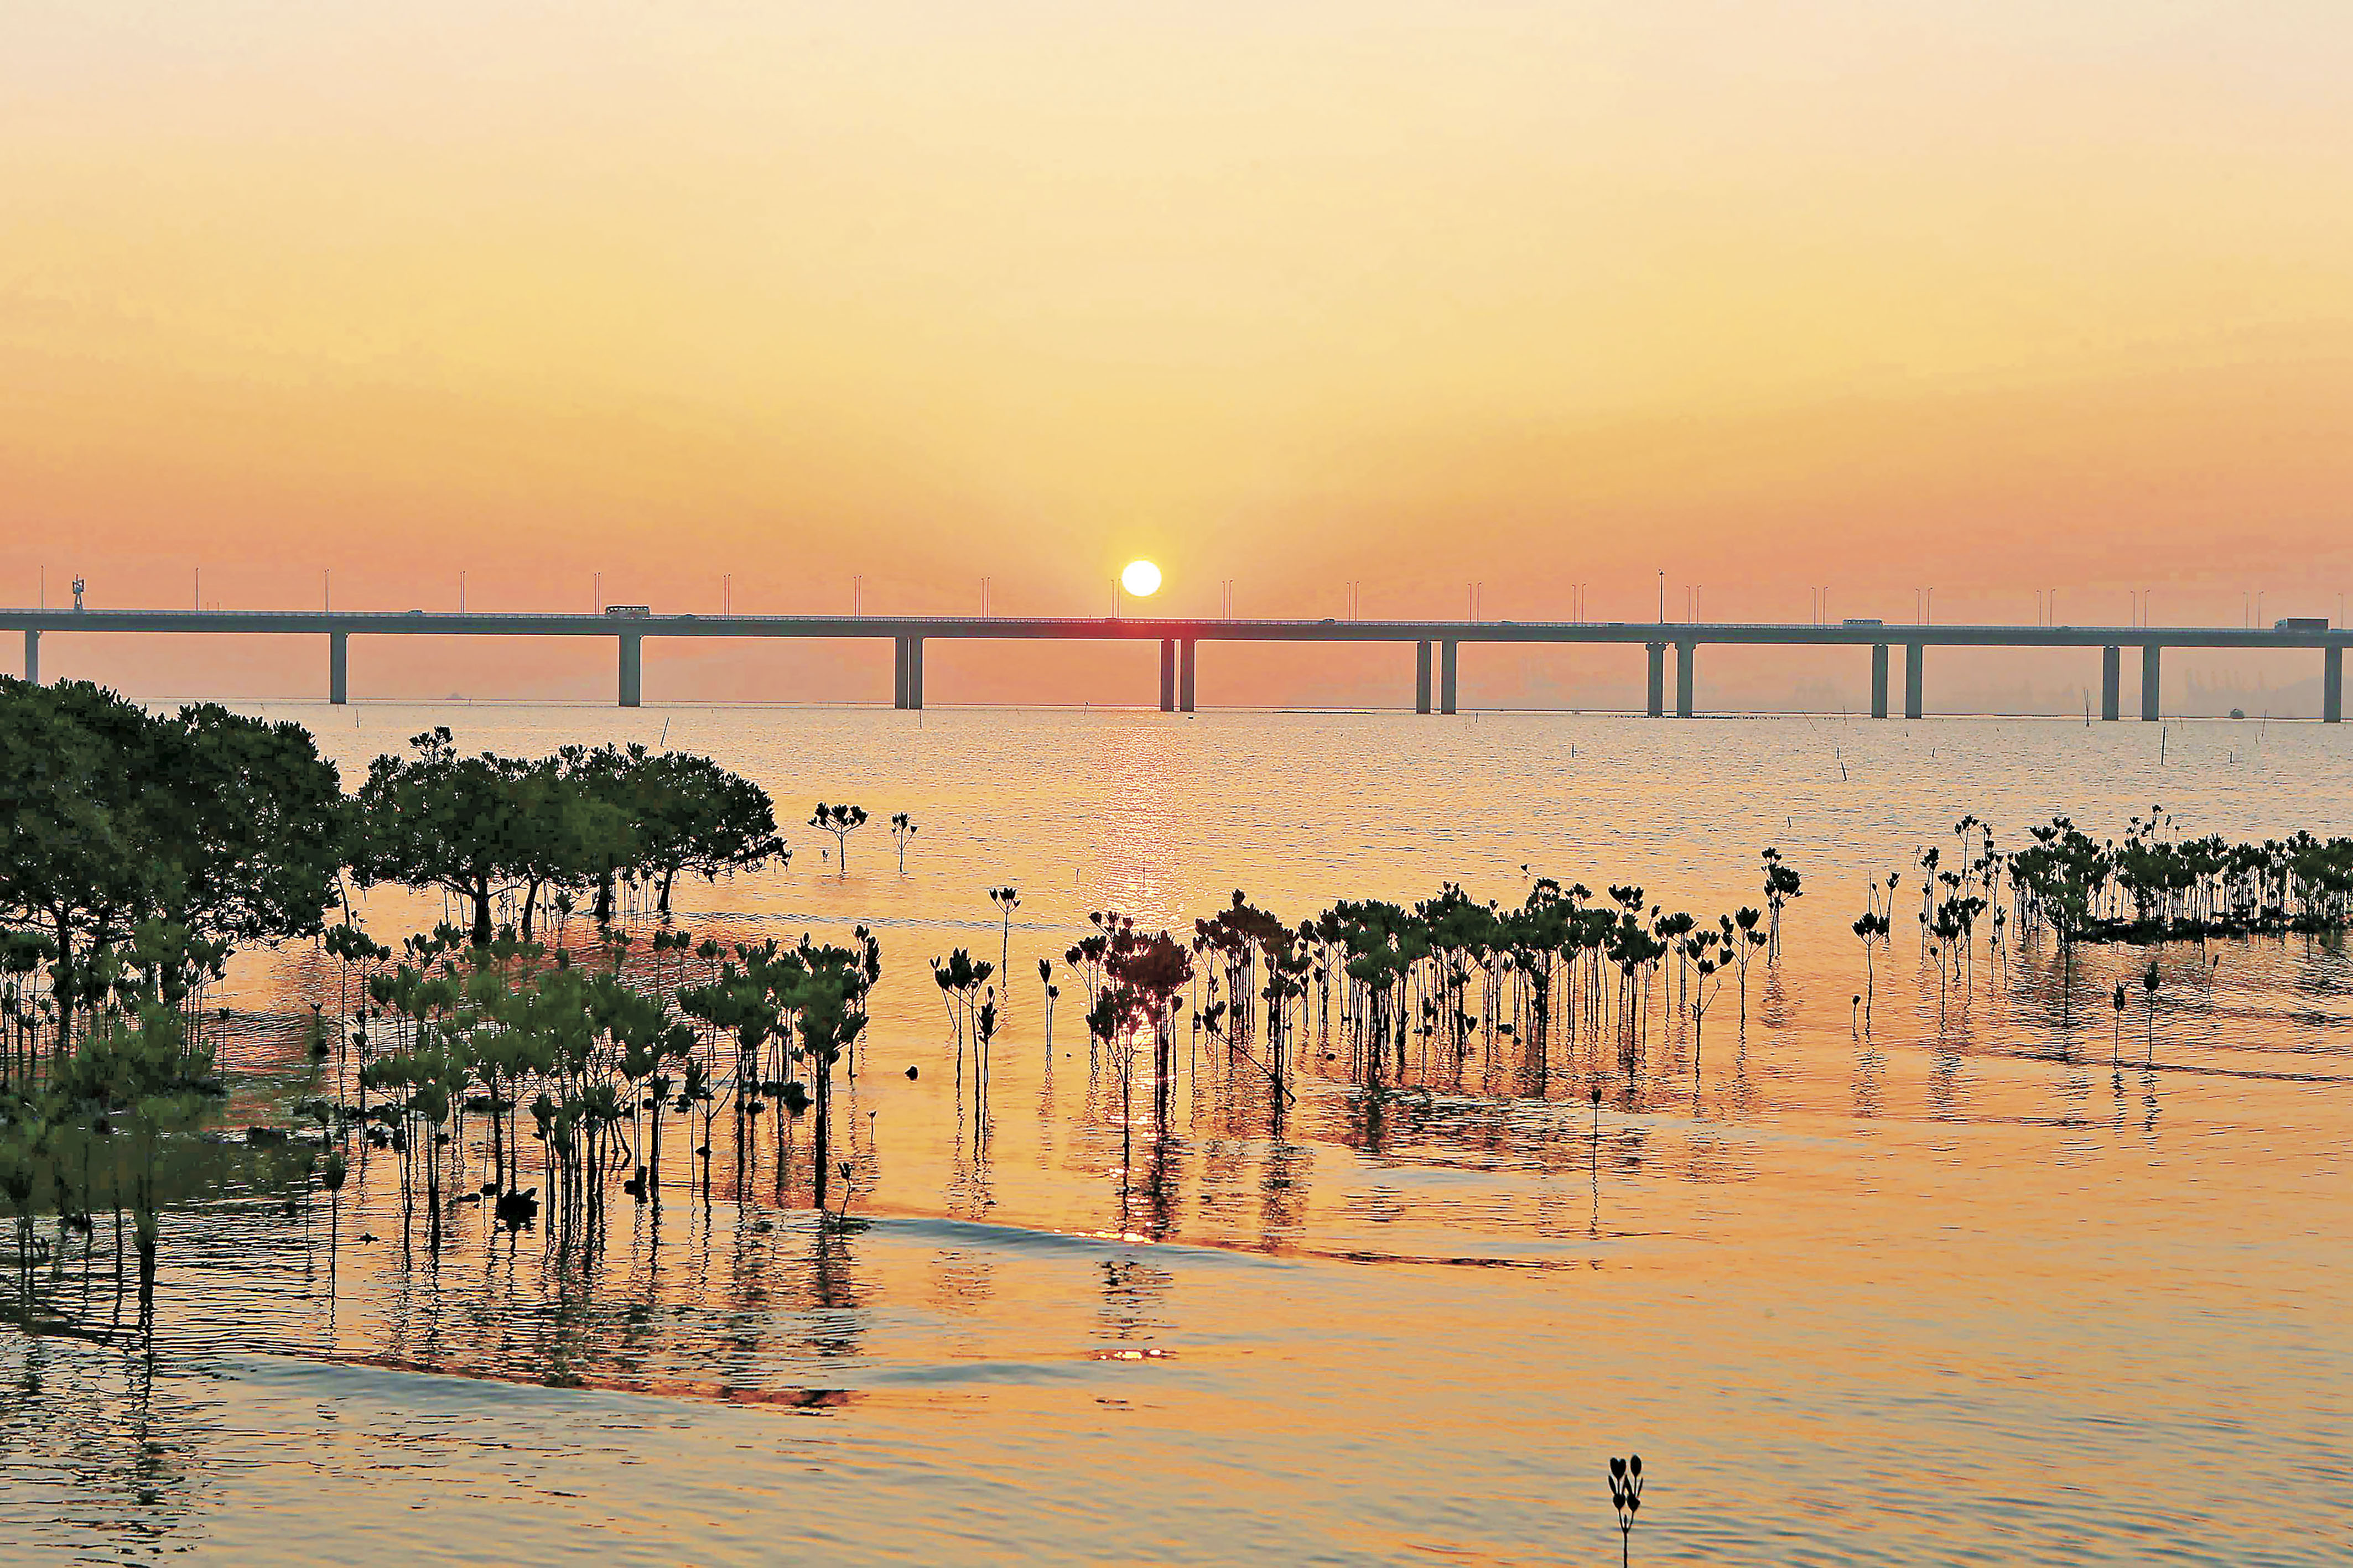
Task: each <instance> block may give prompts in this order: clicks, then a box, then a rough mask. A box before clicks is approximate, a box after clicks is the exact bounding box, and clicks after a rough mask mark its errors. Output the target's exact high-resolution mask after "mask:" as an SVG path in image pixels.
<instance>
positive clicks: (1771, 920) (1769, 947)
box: [1763, 848, 1805, 963]
mask: <svg viewBox="0 0 2353 1568" xmlns="http://www.w3.org/2000/svg"><path fill="white" fill-rule="evenodd" d="M1763 859H1764V862H1765V909H1766V911H1767V925H1766V946H1765V958H1766V962H1767V963H1775V962H1778V960H1779V958H1780V956H1781V910H1782V909H1783V908H1784V907H1785V906H1786V905H1787V904H1788V902H1789V900H1792V899H1796V898H1802V897H1803V896H1804V892H1805V885H1804V879H1803V878H1801V877H1799V875H1798V872H1797V868H1795V867H1793V866H1791V865H1790V864H1789V863H1788V861H1787V860H1785V859H1783V858H1781V852H1780V851H1779V850H1778V849H1770V848H1768V849H1767V850H1766V851H1765V853H1764V856H1763Z"/></svg>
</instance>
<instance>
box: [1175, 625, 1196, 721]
mask: <svg viewBox="0 0 2353 1568" xmlns="http://www.w3.org/2000/svg"><path fill="white" fill-rule="evenodd" d="M1176 706H1177V708H1178V710H1181V711H1183V712H1187V713H1190V712H1191V711H1192V710H1193V639H1192V638H1191V637H1187V638H1186V639H1185V640H1184V641H1183V642H1181V643H1179V644H1177V645H1176Z"/></svg>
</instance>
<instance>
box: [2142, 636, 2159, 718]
mask: <svg viewBox="0 0 2353 1568" xmlns="http://www.w3.org/2000/svg"><path fill="white" fill-rule="evenodd" d="M2157 656H2158V645H2157V644H2155V643H2153V642H2151V643H2143V644H2141V646H2140V718H2141V722H2142V723H2144V724H2153V723H2155V722H2157V693H2158V679H2157Z"/></svg>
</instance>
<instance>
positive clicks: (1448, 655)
mask: <svg viewBox="0 0 2353 1568" xmlns="http://www.w3.org/2000/svg"><path fill="white" fill-rule="evenodd" d="M1460 646H1461V645H1460V644H1459V643H1457V642H1455V640H1454V639H1453V638H1451V637H1449V638H1447V639H1446V640H1445V641H1444V642H1442V643H1440V644H1439V645H1438V710H1439V711H1440V713H1451V712H1453V711H1454V668H1455V653H1454V650H1455V649H1456V648H1457V647H1460Z"/></svg>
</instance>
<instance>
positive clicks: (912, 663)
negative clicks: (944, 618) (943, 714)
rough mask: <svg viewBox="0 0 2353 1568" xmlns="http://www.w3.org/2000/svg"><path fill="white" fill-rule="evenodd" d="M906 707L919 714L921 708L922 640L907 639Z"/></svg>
mask: <svg viewBox="0 0 2353 1568" xmlns="http://www.w3.org/2000/svg"><path fill="white" fill-rule="evenodd" d="M907 706H908V707H910V708H913V709H914V710H916V711H917V712H921V711H922V710H923V638H921V637H909V638H908V639H907Z"/></svg>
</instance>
